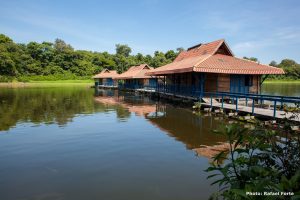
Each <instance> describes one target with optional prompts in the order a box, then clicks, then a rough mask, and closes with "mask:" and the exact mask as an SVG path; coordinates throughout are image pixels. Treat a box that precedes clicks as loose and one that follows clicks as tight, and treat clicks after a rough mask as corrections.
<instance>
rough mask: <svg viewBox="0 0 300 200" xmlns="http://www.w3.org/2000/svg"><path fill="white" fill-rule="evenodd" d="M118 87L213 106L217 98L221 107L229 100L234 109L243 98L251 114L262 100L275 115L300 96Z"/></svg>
mask: <svg viewBox="0 0 300 200" xmlns="http://www.w3.org/2000/svg"><path fill="white" fill-rule="evenodd" d="M118 87H119V88H120V89H133V90H134V89H147V90H152V91H154V92H157V93H163V94H171V95H178V96H184V97H193V98H196V99H199V100H200V99H202V98H204V97H206V98H210V105H211V106H213V99H218V102H219V103H221V108H224V103H227V102H229V100H230V103H232V104H234V105H235V106H236V107H235V108H236V111H238V110H239V102H240V101H241V100H243V101H244V102H245V106H249V104H248V103H249V101H252V103H251V107H252V114H253V113H254V111H255V108H256V107H257V106H263V105H264V101H271V102H272V103H273V116H274V117H275V116H276V111H277V108H278V107H279V109H280V110H282V109H283V107H284V104H300V97H290V96H278V95H266V94H253V93H234V92H204V88H201V87H200V86H193V85H181V84H162V83H159V84H152V85H140V84H128V83H125V84H124V83H119V85H118Z"/></svg>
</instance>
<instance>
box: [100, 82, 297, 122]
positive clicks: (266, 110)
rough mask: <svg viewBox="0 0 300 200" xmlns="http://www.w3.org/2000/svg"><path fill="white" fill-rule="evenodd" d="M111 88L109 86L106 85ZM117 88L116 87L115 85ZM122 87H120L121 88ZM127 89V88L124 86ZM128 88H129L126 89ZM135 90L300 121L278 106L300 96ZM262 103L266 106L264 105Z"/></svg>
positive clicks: (274, 117)
mask: <svg viewBox="0 0 300 200" xmlns="http://www.w3.org/2000/svg"><path fill="white" fill-rule="evenodd" d="M106 88H109V87H106ZM114 88H115V87H114ZM119 89H120V88H119ZM124 89H126V88H124ZM126 90H127V89H126ZM128 90H131V91H135V92H141V93H147V94H155V95H158V96H160V97H165V98H175V99H176V98H179V99H185V100H190V101H202V102H203V103H202V105H205V106H207V107H212V108H221V109H225V110H231V111H235V112H244V113H249V114H251V115H255V116H260V117H266V118H271V119H284V118H288V119H290V120H291V121H296V122H300V119H299V118H291V117H292V116H293V114H292V113H290V112H285V111H283V110H280V109H278V108H279V107H278V106H283V105H284V103H288V104H289V103H300V97H285V96H272V95H260V94H241V93H222V92H221V93H220V92H219V93H202V94H201V95H203V96H202V98H200V95H199V94H198V93H197V94H195V93H191V94H190V95H189V94H188V93H187V92H186V91H184V92H183V93H180V92H178V91H172V90H164V91H161V90H157V89H155V88H151V87H144V88H138V89H128ZM262 105H263V106H264V107H262Z"/></svg>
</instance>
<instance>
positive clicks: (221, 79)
mask: <svg viewBox="0 0 300 200" xmlns="http://www.w3.org/2000/svg"><path fill="white" fill-rule="evenodd" d="M218 92H230V75H229V74H218Z"/></svg>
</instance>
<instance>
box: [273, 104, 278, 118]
mask: <svg viewBox="0 0 300 200" xmlns="http://www.w3.org/2000/svg"><path fill="white" fill-rule="evenodd" d="M276 102H277V101H276V100H275V101H274V112H273V117H276Z"/></svg>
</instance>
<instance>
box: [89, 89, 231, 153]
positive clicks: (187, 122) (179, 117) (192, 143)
mask: <svg viewBox="0 0 300 200" xmlns="http://www.w3.org/2000/svg"><path fill="white" fill-rule="evenodd" d="M97 95H98V96H97ZM97 95H96V96H95V101H96V102H99V103H101V104H105V105H108V106H116V105H118V106H121V107H123V108H124V109H126V110H128V112H130V113H134V114H135V115H137V116H141V117H144V118H145V119H147V121H148V122H149V123H151V124H152V125H154V126H156V127H157V128H159V129H160V130H162V131H163V132H164V133H166V134H168V135H169V136H170V137H172V138H174V139H176V140H177V141H180V142H182V143H183V144H185V146H186V148H187V149H190V150H194V151H195V153H196V155H198V156H204V157H206V158H209V159H211V158H212V157H213V156H215V155H216V154H217V153H218V152H219V151H221V150H226V149H228V143H227V142H226V139H225V138H224V137H222V136H220V135H217V134H215V133H213V132H212V130H214V129H218V128H219V127H220V126H221V125H222V124H223V121H224V119H222V117H215V116H212V115H210V114H206V115H200V116H199V115H196V114H193V112H192V111H190V110H188V109H183V108H176V107H174V106H173V105H170V104H165V103H162V102H157V101H155V102H154V101H152V100H151V98H149V97H147V96H141V95H133V94H132V93H121V92H118V91H117V90H110V91H105V90H103V91H99V92H98V93H97Z"/></svg>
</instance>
